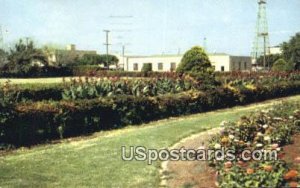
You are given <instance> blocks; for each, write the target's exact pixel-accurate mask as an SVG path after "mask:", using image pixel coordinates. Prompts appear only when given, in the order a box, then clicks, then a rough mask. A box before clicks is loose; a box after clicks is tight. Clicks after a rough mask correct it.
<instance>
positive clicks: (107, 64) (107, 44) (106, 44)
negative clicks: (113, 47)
mask: <svg viewBox="0 0 300 188" xmlns="http://www.w3.org/2000/svg"><path fill="white" fill-rule="evenodd" d="M104 32H105V33H106V43H104V45H105V46H106V66H107V68H108V69H109V62H108V61H109V59H108V46H109V45H110V44H109V43H108V34H109V32H110V31H109V30H104Z"/></svg>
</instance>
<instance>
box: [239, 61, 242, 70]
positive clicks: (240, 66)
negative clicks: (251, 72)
mask: <svg viewBox="0 0 300 188" xmlns="http://www.w3.org/2000/svg"><path fill="white" fill-rule="evenodd" d="M241 68H242V62H239V71H240V70H241Z"/></svg>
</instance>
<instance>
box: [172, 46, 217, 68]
mask: <svg viewBox="0 0 300 188" xmlns="http://www.w3.org/2000/svg"><path fill="white" fill-rule="evenodd" d="M210 69H212V66H211V63H210V61H209V59H208V56H207V54H206V53H205V51H204V50H203V49H202V48H201V47H198V46H195V47H193V48H191V49H190V50H188V51H187V52H186V53H185V54H184V55H183V57H182V59H181V62H180V64H179V66H178V68H177V70H176V71H177V72H181V73H185V72H194V73H198V72H208V71H211V70H210Z"/></svg>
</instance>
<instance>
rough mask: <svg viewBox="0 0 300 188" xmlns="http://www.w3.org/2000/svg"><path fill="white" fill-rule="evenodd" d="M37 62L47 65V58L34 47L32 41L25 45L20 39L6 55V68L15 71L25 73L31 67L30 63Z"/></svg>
mask: <svg viewBox="0 0 300 188" xmlns="http://www.w3.org/2000/svg"><path fill="white" fill-rule="evenodd" d="M33 60H38V61H40V62H41V63H43V64H44V65H47V57H46V55H45V54H44V53H43V51H42V50H40V49H37V48H36V47H35V46H34V43H33V41H28V42H27V43H26V44H25V43H23V41H22V40H21V39H20V40H19V42H18V43H16V44H15V46H14V48H11V49H10V52H9V55H8V61H9V63H8V66H9V67H10V69H13V70H15V71H26V70H28V69H29V68H30V67H31V66H32V64H31V63H32V61H33Z"/></svg>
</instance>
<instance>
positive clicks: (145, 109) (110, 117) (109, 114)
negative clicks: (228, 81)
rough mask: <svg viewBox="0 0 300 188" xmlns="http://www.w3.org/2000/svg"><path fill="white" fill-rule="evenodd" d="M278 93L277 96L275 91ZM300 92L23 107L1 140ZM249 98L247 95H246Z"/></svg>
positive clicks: (225, 92) (219, 91) (47, 136)
mask: <svg viewBox="0 0 300 188" xmlns="http://www.w3.org/2000/svg"><path fill="white" fill-rule="evenodd" d="M274 89H276V92H273V91H274ZM276 93H277V94H278V93H279V94H280V96H286V95H291V94H297V93H298V94H299V93H300V83H299V84H298V85H295V86H292V85H288V86H287V85H286V84H284V85H274V87H272V88H268V87H262V88H258V89H257V90H253V91H251V94H249V95H246V94H245V93H244V92H243V93H235V92H234V91H232V90H231V89H228V88H216V89H214V90H211V91H206V92H205V93H203V92H200V91H187V92H181V93H178V94H166V95H161V96H155V97H143V96H140V97H136V96H126V95H121V96H115V97H103V98H95V99H83V100H75V101H73V100H71V101H63V100H62V101H56V102H54V101H40V102H30V101H28V102H25V103H19V104H17V106H16V107H15V108H13V112H12V113H11V114H15V115H13V116H8V117H9V118H8V119H7V120H8V121H7V122H6V123H5V124H2V126H1V127H0V129H1V130H0V132H2V136H1V142H3V143H8V144H14V145H17V146H20V145H31V144H36V143H39V142H43V141H45V140H52V139H59V138H62V137H70V136H76V135H82V134H89V133H92V132H95V131H99V130H108V129H114V128H120V127H123V126H126V125H129V124H134V125H138V124H141V123H145V122H149V121H152V120H156V119H162V118H167V117H171V116H179V115H184V114H192V113H199V112H206V111H210V110H214V109H220V108H224V107H231V106H234V105H237V104H246V103H249V102H253V101H260V100H264V99H270V98H273V97H278V96H277V94H276ZM241 96H243V97H241Z"/></svg>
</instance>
